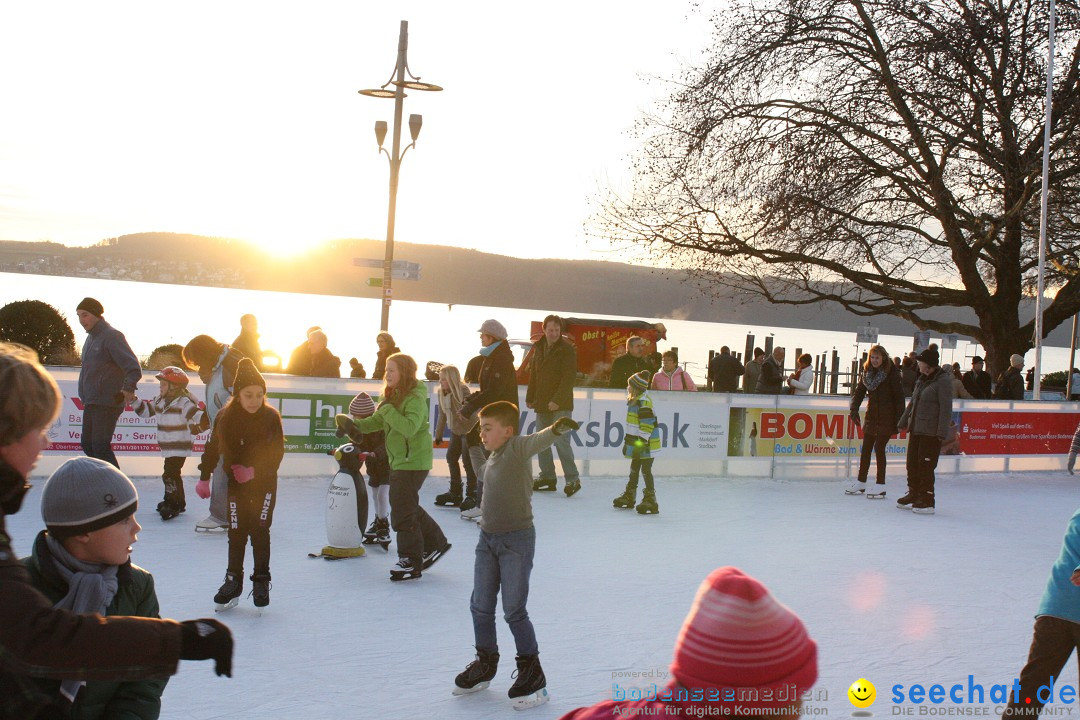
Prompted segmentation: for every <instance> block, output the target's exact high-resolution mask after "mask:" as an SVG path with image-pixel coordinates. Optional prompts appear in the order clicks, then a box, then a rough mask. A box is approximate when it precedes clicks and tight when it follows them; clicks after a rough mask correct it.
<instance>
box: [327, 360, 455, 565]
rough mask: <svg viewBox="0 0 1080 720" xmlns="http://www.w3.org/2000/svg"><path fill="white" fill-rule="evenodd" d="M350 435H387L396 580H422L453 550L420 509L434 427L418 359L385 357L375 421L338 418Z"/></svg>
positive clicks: (433, 523) (429, 463)
mask: <svg viewBox="0 0 1080 720" xmlns="http://www.w3.org/2000/svg"><path fill="white" fill-rule="evenodd" d="M335 420H336V422H337V425H338V427H339V428H340V429H342V430H344V431H345V432H346V433H355V432H356V431H357V430H359V431H360V432H361V433H364V434H367V433H369V432H385V433H386V456H387V458H388V459H389V460H390V521H391V523H392V524H393V526H394V530H395V531H396V532H397V546H398V558H399V559H398V562H397V565H395V566H394V567H393V568H392V569H391V570H390V579H391V580H392V581H394V582H398V581H400V580H412V579H414V578H419V577H420V575H421V570H426V569H428V568H429V567H431V566H432V565H434V564H435V562H436V561H437V560H438V559H439V558H441V557H442V556H443V555H445V554H446V553H447V551H449V550H450V543H448V542H446V536H445V535H443V531H442V528H440V527H439V524H438V523H437V522H435V521H434V520H433V519H432V518H431V516H430V515H428V514H427V513H426V512H425V511H424V509H423V508H422V507H420V486H421V485H423V484H424V479H425V478H427V475H428V472H430V471H431V458H432V452H431V445H432V439H431V425H430V424H429V423H428V391H427V386H426V385H424V384H423V383H421V382H419V381H418V380H417V379H416V361H415V360H413V359H412V358H411V357H409V356H408V355H405V354H404V353H394V354H393V355H391V356H390V357H388V358H387V359H386V371H385V375H384V376H383V390H382V397H381V398H379V406H378V407H377V408H376V409H375V413H374V414H373V415H372V416H371V417H366V418H363V419H361V420H353V419H352V418H351V417H349V416H348V415H338V416H337V417H336V418H335Z"/></svg>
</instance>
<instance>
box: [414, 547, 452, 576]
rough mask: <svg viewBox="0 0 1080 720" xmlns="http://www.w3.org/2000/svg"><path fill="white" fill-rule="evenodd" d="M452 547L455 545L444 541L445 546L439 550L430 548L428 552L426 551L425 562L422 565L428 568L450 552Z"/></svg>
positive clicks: (425, 568)
mask: <svg viewBox="0 0 1080 720" xmlns="http://www.w3.org/2000/svg"><path fill="white" fill-rule="evenodd" d="M451 547H453V546H452V545H451V544H450V543H444V544H443V546H442V547H441V548H439V549H438V550H429V551H428V552H425V553H424V562H423V564H422V566H421V567H423V569H424V570H427V569H428V568H429V567H431V566H432V565H434V564H435V563H437V562H438V561H439V559H440V558H441V557H442V556H443V555H445V554H446V553H448V552H450V548H451Z"/></svg>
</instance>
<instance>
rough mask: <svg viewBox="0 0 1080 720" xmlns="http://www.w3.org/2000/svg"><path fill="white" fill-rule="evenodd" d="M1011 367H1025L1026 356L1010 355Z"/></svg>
mask: <svg viewBox="0 0 1080 720" xmlns="http://www.w3.org/2000/svg"><path fill="white" fill-rule="evenodd" d="M1009 365H1012V366H1013V367H1014V368H1022V367H1024V356H1023V355H1010V356H1009Z"/></svg>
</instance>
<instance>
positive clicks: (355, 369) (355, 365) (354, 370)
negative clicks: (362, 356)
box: [349, 358, 367, 379]
mask: <svg viewBox="0 0 1080 720" xmlns="http://www.w3.org/2000/svg"><path fill="white" fill-rule="evenodd" d="M349 368H350V370H349V377H351V378H361V379H363V378H366V377H367V370H365V369H364V366H363V365H361V364H360V361H359V360H357V359H356V358H349Z"/></svg>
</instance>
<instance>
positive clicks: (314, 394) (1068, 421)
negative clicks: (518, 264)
mask: <svg viewBox="0 0 1080 720" xmlns="http://www.w3.org/2000/svg"><path fill="white" fill-rule="evenodd" d="M49 371H50V372H51V373H52V374H53V376H54V377H56V379H57V382H58V384H59V385H60V389H61V392H62V393H63V396H64V400H63V408H62V410H61V413H60V417H59V418H58V419H57V422H56V423H55V424H54V425H53V426H52V427H51V428H50V430H49V437H50V439H51V440H52V442H53V445H52V446H51V447H50V449H49V450H47V451H46V453H45V456H44V457H43V458H42V460H41V461H40V462H39V463H38V467H37V469H36V471H35V475H41V474H48V473H50V472H52V470H53V469H55V467H56V466H57V465H59V464H60V462H62V461H63V459H64V458H66V457H70V456H72V455H77V454H80V452H81V451H80V448H79V434H80V430H81V423H82V404H81V401H80V400H79V398H78V397H77V388H78V370H77V369H73V368H59V367H50V368H49ZM265 377H266V382H267V390H268V401H269V402H271V403H272V404H273V405H275V407H277V408H278V409H279V411H280V412H281V414H282V423H283V427H284V430H285V435H286V448H287V452H286V456H285V460H284V461H283V463H282V468H281V472H280V474H281V475H282V476H289V477H291V476H326V475H333V471H334V468H335V464H334V461H333V460H332V458H330V457H328V456H327V455H326V450H328V449H332V448H334V447H336V446H337V445H339V444H341V440H340V439H339V438H337V437H336V436H335V434H334V431H335V427H334V415H335V414H337V413H339V412H347V409H348V405H349V401H350V400H351V399H352V398H353V396H355V395H356V393H358V392H360V391H361V390H363V391H366V392H368V393H369V394H371V395H372V396H373V397H377V396H378V394H379V392H380V391H381V389H382V383H381V382H379V381H374V380H356V379H333V378H300V377H292V376H286V375H273V374H267V375H266V376H265ZM426 385H427V387H428V391H429V393H430V408H431V417H430V422H431V427H432V430H434V428H435V425H436V420H437V417H438V416H437V413H438V405H437V403H436V402H435V396H434V389H435V387H436V385H437V384H436V383H426ZM189 389H190V390H191V392H192V394H194V395H195V397H196V398H199V399H202V398H203V396H204V391H203V387H202V383H201V382H199V380H198V379H197V378H195V377H192V381H191V384H190V385H189ZM157 390H158V384H157V380H155V379H154V374H153V373H151V372H147V373H144V375H143V380H142V382H141V383H140V384H139V387H138V390H137V395H138V396H139V397H142V398H146V399H149V398H152V397H154V396H155V395H156V394H157ZM519 393H520V395H519V397H520V401H521V402H520V406H521V407H522V408H523V409H522V413H521V421H520V430H521V431H522V432H526V433H528V432H533V431H534V429H535V422H536V415H535V413H534V412H533V411H532V410H529V409H527V408H525V407H524V404H525V403H524V400H525V387H524V386H521V387H519ZM651 395H652V396H653V400H654V406H655V409H656V414H657V418H658V420H659V425H660V430H661V441H662V442H661V444H662V448H661V451H660V453H659V454H658V455H657V459H656V468H657V470H656V472H657V473H658V474H662V475H665V476H671V475H686V476H714V477H771V478H779V479H791V480H794V479H805V480H812V479H821V480H832V479H837V478H838V477H840V478H842V477H853V476H854V475H855V474H856V473H857V470H858V463H859V452H860V448H861V445H862V441H861V439H860V438H861V435H860V430H859V428H858V427H856V426H855V425H854V424H853V423H852V422H851V421H850V420H849V417H848V400H847V398H844V397H837V396H829V395H801V396H792V395H744V394H739V393H734V394H727V393H707V392H697V393H688V392H666V391H653V392H651ZM1077 408H1078V406H1077V404H1076V403H1069V402H1032V401H1000V400H995V401H990V400H957V401H954V412H953V426H954V435H952V436H950V438H949V441H947V443H946V451H945V452H946V453H955V454H943V455H942V457H941V459H940V461H939V463H938V473H942V474H950V473H979V472H995V473H1000V472H1014V471H1047V470H1063V469H1064V464H1065V453H1067V452H1068V447H1069V443H1070V441H1071V438H1072V434H1073V430H1074V429H1075V428H1076V424H1077V419H1078V417H1077ZM863 411H864V413H865V404H864V405H863ZM573 416H574V419H575V420H577V421H578V422H580V423H581V429H580V430H578V431H577V432H576V433H574V435H573V436H572V439H571V442H572V444H573V447H574V454H575V457H576V459H577V464H578V469H579V471H580V473H581V474H582V475H583V476H616V475H624V474H626V472H627V469H628V461H627V460H626V459H625V458H623V456H622V446H623V433H624V429H623V428H624V421H625V419H626V393H625V392H624V391H619V390H608V389H602V388H576V389H575V390H574V411H573ZM206 437H207V433H204V434H202V435H200V436H199V437H198V438H197V440H196V443H197V444H196V453H195V455H196V458H195V459H192V460H188V461H187V463H186V464H185V466H184V474H185V475H188V476H195V475H197V474H198V469H197V466H198V459H197V454H198V451H201V447H202V443H203V442H205V440H206ZM114 448H115V449H116V452H117V455H118V456H120V457H121V458H122V461H123V466H124V469H125V470H126V471H127V472H128V473H129V474H132V475H137V476H152V475H160V473H161V455H160V452H159V451H158V448H157V444H156V418H140V417H138V416H137V415H135V413H134V412H133V411H131V410H130V409H125V411H124V413H123V414H122V415H121V418H120V422H119V423H118V425H117V434H116V437H115V440H114ZM445 448H446V443H445V441H444V442H442V443H440V446H439V447H437V448H436V450H435V458H436V462H435V465H434V468H433V470H432V474H433V475H441V476H446V475H447V474H448V473H447V469H446V463H445V462H441V461H442V460H444V459H445V452H446V449H445ZM906 449H907V439H906V437H904V436H899V437H894V438H892V439H891V440H890V442H889V444H888V447H887V453H888V462H887V468H888V474H889V475H890V476H903V475H904V474H905V472H904V458H905V454H906ZM661 468H662V469H661ZM871 472H873V469H871Z"/></svg>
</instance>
